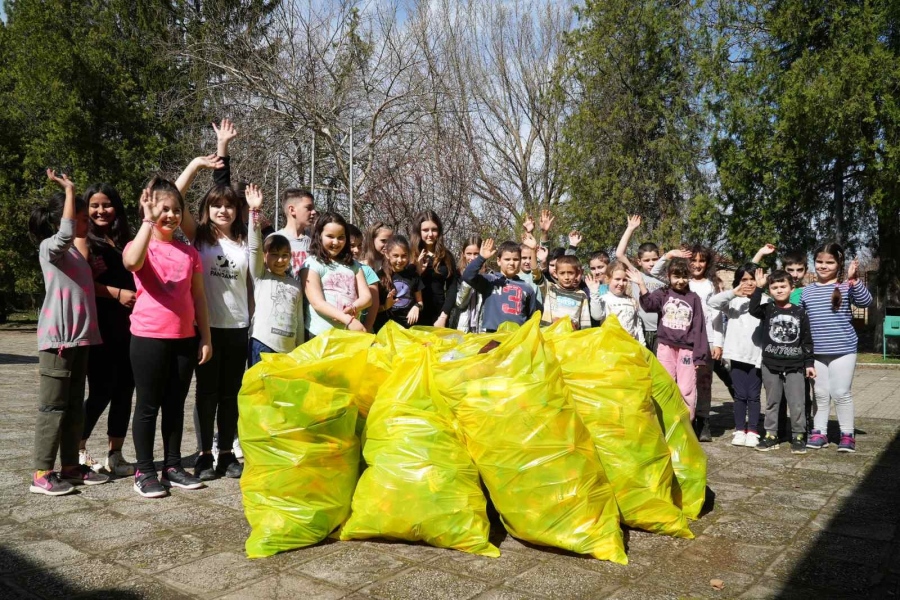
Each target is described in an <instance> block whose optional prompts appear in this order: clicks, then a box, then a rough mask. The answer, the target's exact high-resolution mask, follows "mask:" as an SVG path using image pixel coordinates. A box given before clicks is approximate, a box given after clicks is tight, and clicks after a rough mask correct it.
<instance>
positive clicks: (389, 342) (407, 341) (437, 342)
mask: <svg viewBox="0 0 900 600" xmlns="http://www.w3.org/2000/svg"><path fill="white" fill-rule="evenodd" d="M376 338H377V340H378V343H379V344H380V345H381V346H384V347H386V348H388V350H389V351H390V353H391V354H392V355H393V356H397V355H399V354H402V353H403V351H404V350H405V349H406V348H408V347H410V346H415V347H420V346H431V347H435V348H451V347H453V346H455V345H456V344H458V343H459V342H461V341H462V339H463V334H462V333H460V332H459V331H456V330H453V329H443V328H441V329H436V328H434V327H413V328H412V329H406V328H405V327H402V326H400V325H398V324H397V323H395V322H393V321H388V322H387V323H385V324H384V327H382V328H381V330H380V331H379V332H378V334H377V335H376Z"/></svg>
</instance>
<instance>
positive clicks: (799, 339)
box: [748, 269, 816, 454]
mask: <svg viewBox="0 0 900 600" xmlns="http://www.w3.org/2000/svg"><path fill="white" fill-rule="evenodd" d="M766 284H768V286H769V295H770V296H771V297H772V300H773V302H768V303H766V304H762V290H763V288H764V287H765V286H766ZM756 286H757V287H756V290H755V291H754V292H753V295H752V296H750V305H749V308H748V312H749V313H750V315H752V316H754V317H756V318H757V319H759V320H760V321H761V323H760V328H759V331H760V332H761V334H762V342H763V343H762V380H763V385H764V386H765V387H766V419H765V428H766V436H765V438H763V439H761V440H760V441H759V445H758V446H757V447H756V449H757V450H760V451H762V452H767V451H769V450H775V449H777V448H778V445H779V444H778V408H779V405H780V404H781V398H782V394H783V395H784V396H785V397H786V398H787V405H788V409H789V410H790V416H791V431H792V435H791V453H793V454H805V453H806V418H805V412H806V411H805V410H804V408H805V407H804V397H803V396H804V393H803V387H804V380H805V379H809V378H814V377H815V376H816V370H815V368H814V360H813V340H812V332H811V330H810V327H809V317H808V316H807V314H806V311H805V310H804V309H803V308H802V307H801V306H800V305H799V304H794V303H792V302H791V290H792V288H793V279H792V276H791V275H789V274H788V273H787V272H785V271H783V270H780V269H779V270H777V271H775V272H773V273H772V274H771V275H769V277H768V278H766V276H765V274H764V273H763V270H762V269H757V270H756Z"/></svg>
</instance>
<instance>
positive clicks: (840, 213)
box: [834, 158, 846, 246]
mask: <svg viewBox="0 0 900 600" xmlns="http://www.w3.org/2000/svg"><path fill="white" fill-rule="evenodd" d="M844 168H845V167H844V159H843V158H838V159H837V160H835V161H834V239H835V241H836V242H837V243H838V244H841V245H842V246H843V245H844V237H845V235H846V234H845V231H844Z"/></svg>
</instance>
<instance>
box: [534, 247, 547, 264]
mask: <svg viewBox="0 0 900 600" xmlns="http://www.w3.org/2000/svg"><path fill="white" fill-rule="evenodd" d="M548 256H550V250H549V249H547V248H545V247H544V246H538V247H537V257H538V262H539V263H541V264H542V265H543V264H546V263H547V257H548Z"/></svg>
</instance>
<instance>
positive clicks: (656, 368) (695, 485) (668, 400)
mask: <svg viewBox="0 0 900 600" xmlns="http://www.w3.org/2000/svg"><path fill="white" fill-rule="evenodd" d="M642 353H643V355H644V360H646V361H647V364H648V365H649V366H650V379H651V380H652V381H653V384H652V387H651V389H650V395H651V397H652V398H653V401H654V402H655V403H656V405H657V407H658V409H659V410H658V414H659V418H660V420H661V421H662V426H663V429H664V430H665V434H666V444H668V446H669V452H670V454H671V456H672V467H673V469H674V470H675V478H676V485H675V486H674V487H673V490H672V494H673V497H674V500H675V504H676V505H679V506H681V510H682V511H683V512H684V516H686V517H687V518H689V519H696V518H697V517H699V516H700V511H701V510H702V509H703V503H704V502H705V500H706V453H705V452H704V451H703V448H701V447H700V442H699V441H697V435H696V434H695V433H694V428H693V427H692V426H691V413H690V411H689V410H688V407H687V405H686V404H685V403H684V398H683V397H682V395H681V391H680V390H679V389H678V384H677V383H675V380H674V379H672V377H671V375H669V373H668V371H666V369H665V367H663V366H662V364H660V362H659V361H658V360H657V359H656V357H655V356H653V353H652V352H650V351H649V350H647V349H646V348H642Z"/></svg>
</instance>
